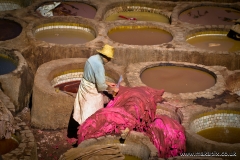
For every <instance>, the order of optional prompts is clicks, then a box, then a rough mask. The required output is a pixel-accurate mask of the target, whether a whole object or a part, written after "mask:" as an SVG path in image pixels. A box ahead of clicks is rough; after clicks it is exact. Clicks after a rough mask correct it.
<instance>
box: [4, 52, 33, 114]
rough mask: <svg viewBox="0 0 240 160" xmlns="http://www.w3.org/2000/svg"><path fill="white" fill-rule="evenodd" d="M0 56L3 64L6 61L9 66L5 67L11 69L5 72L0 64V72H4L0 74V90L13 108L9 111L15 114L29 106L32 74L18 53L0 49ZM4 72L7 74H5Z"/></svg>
mask: <svg viewBox="0 0 240 160" xmlns="http://www.w3.org/2000/svg"><path fill="white" fill-rule="evenodd" d="M0 56H1V57H3V60H4V62H6V59H7V61H8V64H9V65H10V66H9V65H8V64H6V65H8V66H9V69H10V67H11V66H12V67H13V68H12V69H11V70H12V71H11V70H6V69H4V68H2V67H6V66H5V65H4V63H2V62H1V64H0V67H1V69H0V70H1V71H4V73H5V74H0V85H1V90H2V91H3V92H4V94H6V95H7V96H8V97H9V98H10V99H11V101H12V102H13V104H14V106H15V108H14V109H13V110H11V111H12V112H13V113H17V112H19V111H21V110H22V109H23V108H24V107H26V106H28V104H29V100H30V96H31V91H32V84H33V74H32V72H31V71H30V69H29V67H28V65H27V63H26V61H25V59H24V57H23V56H22V55H21V53H20V52H18V51H14V50H7V49H4V48H0ZM1 59H2V58H1ZM9 60H10V61H9ZM0 61H1V60H0ZM3 65H4V66H3ZM14 68H15V69H14ZM5 71H8V72H7V73H6V72H5Z"/></svg>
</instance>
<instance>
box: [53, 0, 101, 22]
mask: <svg viewBox="0 0 240 160" xmlns="http://www.w3.org/2000/svg"><path fill="white" fill-rule="evenodd" d="M96 12H97V10H96V9H95V8H94V7H93V6H91V5H88V4H85V3H79V2H62V3H61V4H60V5H59V6H57V7H56V8H55V9H53V15H54V16H81V17H84V18H90V19H93V18H94V17H95V15H96Z"/></svg>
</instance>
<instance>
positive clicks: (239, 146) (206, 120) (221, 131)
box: [186, 107, 240, 159]
mask: <svg viewBox="0 0 240 160" xmlns="http://www.w3.org/2000/svg"><path fill="white" fill-rule="evenodd" d="M235 108H236V107H235ZM239 124H240V112H239V109H238V108H236V110H234V109H231V110H222V109H219V110H213V111H211V110H209V111H204V112H201V113H198V114H194V115H192V116H191V117H190V118H189V120H188V123H187V125H186V135H187V149H188V152H194V153H196V152H199V153H201V152H203V153H208V154H213V156H214V154H215V156H218V157H222V158H226V156H227V157H229V156H231V157H230V158H231V159H238V157H237V156H238V155H239V151H240V143H239V142H240V139H239V136H238V135H239V133H240V125H239Z"/></svg>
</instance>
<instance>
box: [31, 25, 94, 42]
mask: <svg viewBox="0 0 240 160" xmlns="http://www.w3.org/2000/svg"><path fill="white" fill-rule="evenodd" d="M35 37H36V39H38V40H42V41H45V42H48V43H56V44H82V43H86V42H89V41H91V40H93V39H94V38H95V36H94V35H93V34H92V33H90V32H86V31H84V30H81V29H68V28H62V29H60V28H59V29H58V28H54V29H46V30H43V31H39V32H37V33H35Z"/></svg>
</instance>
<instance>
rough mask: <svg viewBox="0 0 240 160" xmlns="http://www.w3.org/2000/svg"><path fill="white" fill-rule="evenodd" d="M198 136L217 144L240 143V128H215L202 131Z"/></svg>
mask: <svg viewBox="0 0 240 160" xmlns="http://www.w3.org/2000/svg"><path fill="white" fill-rule="evenodd" d="M197 134H199V135H201V136H202V137H205V138H207V139H210V140H212V141H216V142H222V143H231V144H233V143H240V136H239V135H240V128H234V127H214V128H209V129H205V130H202V131H200V132H198V133H197Z"/></svg>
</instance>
